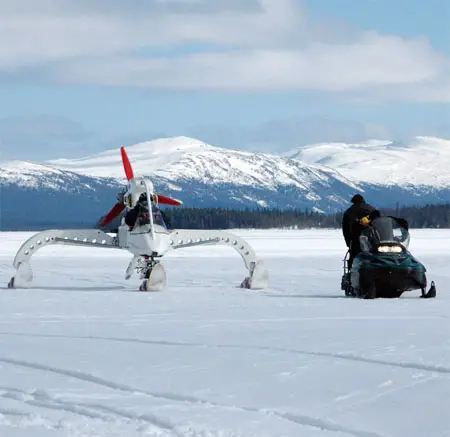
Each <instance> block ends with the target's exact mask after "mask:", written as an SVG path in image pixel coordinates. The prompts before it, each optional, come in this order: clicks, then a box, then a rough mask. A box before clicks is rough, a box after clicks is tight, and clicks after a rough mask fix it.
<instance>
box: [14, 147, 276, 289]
mask: <svg viewBox="0 0 450 437" xmlns="http://www.w3.org/2000/svg"><path fill="white" fill-rule="evenodd" d="M120 151H121V155H122V163H123V167H124V170H125V175H126V178H127V180H128V183H127V186H126V189H125V190H124V191H123V192H122V193H120V195H119V196H118V202H117V203H116V204H115V205H114V206H113V208H112V209H111V210H110V211H109V212H108V214H107V215H106V216H105V217H104V218H103V220H102V221H101V222H100V224H99V227H100V228H101V227H104V226H106V225H107V224H108V223H110V222H111V221H113V220H114V219H115V218H117V217H119V216H120V215H121V214H122V213H123V212H124V210H125V211H128V212H130V211H135V212H137V215H136V217H135V222H134V223H133V226H130V225H129V224H127V223H126V221H127V220H126V215H125V216H124V217H122V218H121V222H120V225H119V226H118V228H117V232H116V233H115V235H114V233H113V235H111V233H110V232H109V233H107V232H104V231H103V230H101V229H65V230H47V231H43V232H39V233H38V234H36V235H34V236H32V237H31V238H29V239H28V240H27V241H25V243H23V244H22V246H21V247H20V248H19V250H18V252H17V254H16V256H15V259H14V262H13V266H14V268H15V269H16V274H15V276H13V277H12V278H11V280H10V281H9V283H8V288H23V287H26V285H27V284H28V283H30V282H31V281H32V280H33V271H32V269H31V264H30V259H31V257H32V256H33V255H34V254H35V253H36V251H38V250H39V249H41V248H43V247H46V246H48V245H52V244H60V245H71V246H85V247H91V248H92V247H98V248H104V249H105V248H106V249H122V250H127V251H129V252H131V253H132V255H133V257H132V259H131V261H130V263H129V265H128V267H127V269H126V271H125V279H129V278H130V277H131V276H132V275H133V272H134V271H136V273H138V274H139V275H140V279H142V283H141V285H140V287H139V290H140V291H160V290H163V289H164V288H165V286H166V281H167V277H166V272H165V269H164V266H163V265H162V264H161V262H160V259H161V258H162V257H163V256H164V255H166V254H167V253H168V252H169V251H171V250H176V249H184V248H189V247H195V246H205V245H208V246H209V245H226V246H229V247H231V248H233V249H234V250H236V251H237V252H238V253H239V255H241V257H242V259H243V261H244V263H245V267H246V268H247V270H248V273H249V274H248V276H246V277H245V278H244V280H243V281H242V282H241V284H240V286H241V288H247V289H253V290H260V289H264V288H266V287H267V285H268V271H267V269H266V267H265V266H264V265H263V263H262V262H261V261H259V260H258V258H257V256H256V254H255V252H254V250H253V249H252V247H251V246H250V245H249V244H248V243H247V242H246V241H245V240H244V239H242V238H241V237H239V236H237V235H234V234H233V233H231V232H228V231H222V230H193V229H178V230H168V229H167V227H166V225H165V223H164V220H163V219H162V216H161V213H160V212H159V208H158V205H159V204H166V205H174V206H177V205H181V204H182V202H181V201H180V200H177V199H173V198H171V197H167V196H164V195H162V194H157V193H155V192H154V186H153V183H152V182H151V181H150V180H149V179H146V178H142V177H135V176H134V172H133V168H132V166H131V163H130V160H129V158H128V155H127V153H126V151H125V148H124V147H121V149H120ZM128 212H127V214H128Z"/></svg>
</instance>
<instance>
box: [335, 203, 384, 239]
mask: <svg viewBox="0 0 450 437" xmlns="http://www.w3.org/2000/svg"><path fill="white" fill-rule="evenodd" d="M374 214H377V215H379V212H378V210H377V209H375V208H374V207H373V206H372V205H369V204H368V203H357V204H354V205H352V206H351V207H350V208H348V209H347V211H345V212H344V216H343V218H342V233H343V234H344V239H345V244H346V245H347V247H350V243H351V241H352V240H354V241H356V240H357V239H358V237H359V236H360V234H361V232H362V230H363V229H364V227H363V226H362V225H361V224H360V223H359V221H360V220H361V219H362V218H363V217H365V216H367V215H374Z"/></svg>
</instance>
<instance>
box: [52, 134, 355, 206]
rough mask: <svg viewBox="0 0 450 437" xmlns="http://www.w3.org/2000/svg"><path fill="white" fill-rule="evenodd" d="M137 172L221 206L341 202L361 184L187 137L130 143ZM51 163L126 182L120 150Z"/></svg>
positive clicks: (300, 164)
mask: <svg viewBox="0 0 450 437" xmlns="http://www.w3.org/2000/svg"><path fill="white" fill-rule="evenodd" d="M126 149H127V153H128V156H129V158H130V161H131V162H132V165H133V169H134V172H135V174H139V175H142V176H150V177H152V179H153V181H154V183H155V184H156V185H157V186H159V187H161V188H162V189H164V190H166V191H167V190H168V191H170V192H171V193H173V192H180V191H181V192H182V194H181V195H180V194H178V197H180V196H181V197H182V198H183V200H185V201H187V203H188V204H189V203H190V204H203V205H206V204H208V205H209V206H213V205H214V204H219V205H221V206H225V205H230V204H234V205H235V206H236V205H238V206H248V205H251V206H257V205H260V206H269V205H271V206H276V205H279V206H288V207H292V206H296V205H298V206H303V207H308V206H309V207H316V208H317V209H323V210H329V209H333V208H337V207H339V205H341V204H342V202H343V201H345V200H346V198H348V195H349V192H350V191H355V190H358V188H359V187H358V186H357V184H354V183H352V182H350V181H348V180H347V179H346V178H344V177H342V176H341V175H340V174H339V173H338V172H336V171H334V170H332V169H330V168H326V167H324V166H321V165H310V164H305V163H303V162H301V161H299V160H296V159H289V158H284V157H280V156H276V155H270V154H264V153H251V152H244V151H236V150H229V149H223V148H219V147H214V146H211V145H208V144H205V143H203V142H201V141H199V140H195V139H192V138H186V137H176V138H168V139H159V140H155V141H149V142H145V143H140V144H136V145H133V146H129V147H127V148H126ZM49 164H51V165H52V166H56V167H58V168H63V169H65V170H70V171H75V172H78V173H81V174H84V175H89V176H91V177H111V178H116V179H117V180H121V181H124V171H123V166H122V161H121V155H120V152H119V150H118V149H114V150H109V151H106V152H103V153H100V154H97V155H94V156H90V157H86V158H82V159H76V160H66V159H59V160H54V161H50V162H49Z"/></svg>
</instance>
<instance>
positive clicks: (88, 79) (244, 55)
mask: <svg viewBox="0 0 450 437" xmlns="http://www.w3.org/2000/svg"><path fill="white" fill-rule="evenodd" d="M125 5H126V6H125ZM0 39H1V40H2V41H8V44H2V45H1V46H0V70H3V71H8V72H14V71H18V70H20V69H21V68H23V67H28V68H29V67H30V66H32V67H45V69H46V71H47V72H48V74H49V75H50V77H51V78H53V79H54V80H56V81H58V82H70V83H89V84H108V85H128V86H129V85H131V86H138V87H148V88H168V89H177V90H193V89H205V90H231V91H258V92H259V91H277V90H302V89H308V90H319V91H333V92H336V91H337V92H341V91H346V92H348V91H352V90H354V91H361V90H372V91H373V90H375V91H376V93H377V95H383V93H384V95H386V96H390V97H392V98H394V97H395V98H408V99H417V100H428V99H431V100H437V101H439V100H442V99H443V100H444V101H448V100H450V93H449V87H448V86H446V87H444V88H442V86H443V84H444V83H445V82H444V81H445V77H448V73H449V72H450V67H449V63H450V61H449V59H447V58H446V57H445V56H444V55H442V54H440V53H438V52H436V51H435V50H433V48H432V47H431V46H430V45H429V43H428V42H427V41H425V40H422V39H405V38H400V37H398V36H393V35H381V34H379V33H376V32H363V31H358V30H356V29H354V28H351V27H350V26H343V25H342V23H338V24H337V23H333V22H327V23H321V22H317V21H314V20H312V19H311V18H310V17H309V16H308V14H307V13H306V11H305V9H304V8H303V7H301V6H300V5H299V2H298V1H296V0H259V1H258V0H247V1H243V0H240V1H237V0H208V1H206V0H173V1H168V0H165V1H164V0H159V1H157V0H146V2H141V1H137V0H129V1H127V2H126V3H124V2H123V1H119V0H109V1H106V0H90V1H87V0H78V1H76V0H34V1H32V0H28V1H26V0H0ZM196 44H209V45H213V46H216V47H218V48H217V50H216V51H213V50H210V51H209V52H206V53H205V52H204V50H203V51H198V52H194V53H193V54H189V55H186V54H183V46H185V45H190V46H191V49H192V46H195V45H196ZM174 47H175V48H177V53H179V54H178V55H174V54H173V53H172V54H171V55H170V56H169V55H167V56H165V57H164V56H162V55H159V56H153V57H152V56H150V55H149V54H148V53H151V48H153V49H155V48H159V49H160V50H163V51H164V50H168V49H170V48H174ZM219 48H220V50H219ZM225 49H226V50H225ZM145 52H147V54H144V53H145ZM447 84H448V82H447ZM380 93H381V94H380Z"/></svg>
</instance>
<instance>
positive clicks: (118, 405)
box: [0, 230, 450, 437]
mask: <svg viewBox="0 0 450 437" xmlns="http://www.w3.org/2000/svg"><path fill="white" fill-rule="evenodd" d="M234 232H236V233H237V234H239V235H241V236H243V237H244V238H246V239H247V240H248V241H249V242H250V243H251V244H252V246H253V248H254V249H255V251H256V252H257V253H258V255H259V256H260V257H261V258H262V259H263V260H264V262H265V263H266V265H267V267H268V269H269V275H270V286H269V288H268V289H267V290H265V291H263V292H256V291H249V290H242V289H239V288H237V286H238V285H239V283H240V282H241V280H242V279H243V278H244V276H245V274H246V271H245V268H244V264H243V262H242V260H241V259H240V257H239V255H238V254H237V253H235V252H234V251H232V250H231V249H229V248H225V247H209V248H191V249H185V250H182V251H181V250H180V251H177V252H176V253H172V254H169V255H168V256H167V257H166V258H165V259H164V265H165V267H166V270H167V274H168V287H167V289H166V290H165V291H164V292H160V293H139V292H134V291H135V290H136V289H137V287H138V284H139V279H138V278H137V277H136V276H134V277H132V279H130V280H129V281H125V279H124V271H125V268H126V266H127V264H128V261H129V259H130V258H131V255H130V254H128V253H126V252H119V251H105V250H102V249H90V248H73V247H59V246H53V247H48V248H45V249H43V250H41V251H40V252H38V254H37V255H35V257H34V258H33V259H32V266H33V270H34V273H35V280H34V282H33V283H32V285H31V287H30V289H27V290H8V289H6V288H3V289H1V294H0V299H1V301H0V436H2V437H3V436H5V437H24V436H26V437H29V436H33V437H54V436H55V437H56V436H58V437H60V436H99V437H100V436H101V437H106V436H108V437H116V436H117V437H119V436H120V437H131V436H133V437H134V436H158V437H169V436H170V437H172V436H182V437H194V436H195V437H197V436H198V437H244V436H245V437H267V436H271V437H346V436H354V437H444V436H450V417H449V416H448V399H449V395H450V365H449V363H450V323H449V314H450V298H449V296H448V294H447V290H448V287H447V283H448V281H449V279H450V271H449V270H448V265H449V263H450V250H449V247H450V245H449V240H450V231H448V230H412V231H411V239H412V242H411V246H410V249H411V251H412V252H413V253H414V255H416V256H417V257H418V258H419V259H420V260H421V261H422V262H424V264H425V265H426V266H427V268H428V274H429V279H430V280H435V281H436V285H437V288H438V297H437V298H436V299H432V300H428V301H424V300H422V299H419V298H418V296H419V294H420V292H412V293H409V294H405V295H404V296H403V297H402V298H401V299H398V300H376V301H361V300H356V299H348V298H344V297H343V295H342V292H341V291H340V278H341V273H342V271H341V270H342V259H343V257H344V254H345V247H344V244H343V241H342V237H341V235H340V233H339V232H338V231H334V230H304V231H300V230H299V231H287V230H267V231H259V230H248V231H247V230H246V231H234ZM30 235H31V234H26V233H0V247H1V252H0V283H2V284H4V287H6V283H7V282H8V280H9V278H10V276H11V275H12V274H13V269H12V260H13V258H14V255H15V252H16V251H17V249H18V248H19V246H20V245H21V244H22V242H23V241H25V239H26V238H28V237H29V236H30Z"/></svg>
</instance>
